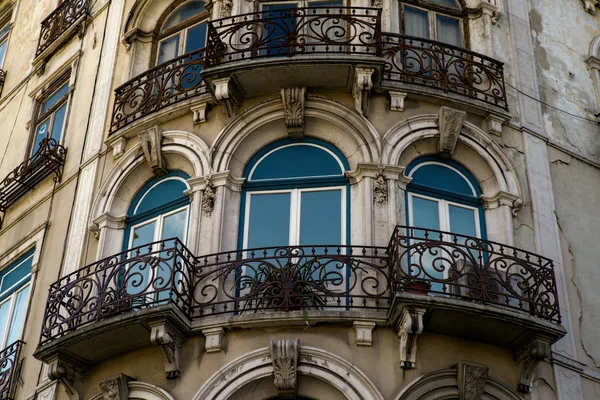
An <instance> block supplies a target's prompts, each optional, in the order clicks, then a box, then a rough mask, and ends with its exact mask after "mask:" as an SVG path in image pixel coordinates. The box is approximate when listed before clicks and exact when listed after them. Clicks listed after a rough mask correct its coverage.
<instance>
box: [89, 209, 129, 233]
mask: <svg viewBox="0 0 600 400" xmlns="http://www.w3.org/2000/svg"><path fill="white" fill-rule="evenodd" d="M126 219H127V217H126V216H121V217H115V216H113V215H112V214H109V213H108V212H106V213H104V214H102V215H101V216H99V217H98V218H96V219H94V220H93V221H92V223H91V224H90V226H89V229H90V230H91V231H92V232H93V233H94V237H95V238H96V239H98V238H99V236H100V232H101V231H102V229H104V228H109V229H124V228H125V220H126Z"/></svg>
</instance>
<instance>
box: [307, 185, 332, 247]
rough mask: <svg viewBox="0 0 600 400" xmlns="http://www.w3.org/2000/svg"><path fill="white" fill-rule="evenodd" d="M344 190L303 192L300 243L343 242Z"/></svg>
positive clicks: (328, 243) (329, 243) (330, 243)
mask: <svg viewBox="0 0 600 400" xmlns="http://www.w3.org/2000/svg"><path fill="white" fill-rule="evenodd" d="M341 206H342V191H341V190H340V189H337V190H326V191H325V190H324V191H318V192H312V191H311V192H308V191H307V192H302V193H301V198H300V244H301V245H303V244H327V245H339V244H342V213H341V211H342V210H341Z"/></svg>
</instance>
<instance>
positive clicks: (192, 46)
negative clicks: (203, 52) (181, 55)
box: [185, 23, 206, 53]
mask: <svg viewBox="0 0 600 400" xmlns="http://www.w3.org/2000/svg"><path fill="white" fill-rule="evenodd" d="M205 44H206V23H201V24H200V25H197V26H195V27H193V28H190V29H188V31H187V40H186V43H185V52H186V53H189V52H191V51H194V50H198V49H201V48H203V47H204V45H205Z"/></svg>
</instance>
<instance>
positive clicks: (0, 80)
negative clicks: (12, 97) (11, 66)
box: [0, 69, 6, 93]
mask: <svg viewBox="0 0 600 400" xmlns="http://www.w3.org/2000/svg"><path fill="white" fill-rule="evenodd" d="M5 80H6V72H4V71H2V70H1V69H0V93H2V88H3V87H4V81H5Z"/></svg>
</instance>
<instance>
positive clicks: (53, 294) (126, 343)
mask: <svg viewBox="0 0 600 400" xmlns="http://www.w3.org/2000/svg"><path fill="white" fill-rule="evenodd" d="M414 308H419V309H422V310H423V312H424V314H425V321H426V323H425V329H426V330H429V331H432V332H441V333H445V334H451V335H456V336H463V337H469V338H473V339H475V340H478V341H484V342H494V343H495V344H497V345H500V346H505V347H508V348H517V347H519V346H521V345H522V344H523V342H524V341H527V340H529V339H530V338H531V337H536V336H539V335H542V336H543V337H545V338H547V340H548V341H549V342H554V341H556V340H557V339H558V338H560V337H561V336H563V335H564V330H563V329H562V327H561V326H560V325H559V323H560V313H559V307H558V296H557V289H556V282H555V278H554V270H553V264H552V261H551V260H549V259H546V258H544V257H541V256H538V255H535V254H532V253H530V252H527V251H523V250H519V249H517V248H514V247H509V246H504V245H502V244H499V243H494V242H490V241H487V240H483V239H478V238H473V237H466V236H461V235H457V234H452V233H445V232H439V231H431V230H425V229H416V228H406V227H397V228H396V230H395V231H394V234H393V236H392V238H391V240H390V242H389V245H388V246H386V247H373V246H345V245H337V246H335V245H326V244H323V245H315V246H300V247H278V248H261V249H244V250H236V251H230V252H224V253H219V254H211V255H206V256H201V257H196V256H194V255H193V254H191V252H190V251H189V250H188V249H186V247H185V246H184V245H183V244H182V243H181V242H180V241H179V240H177V239H169V240H164V241H161V242H156V243H150V244H148V245H145V246H143V247H138V248H134V249H131V250H127V251H125V252H123V253H119V254H115V255H114V256H111V257H108V258H105V259H102V260H100V261H97V262H95V263H92V264H90V265H88V266H86V267H84V268H82V269H80V270H78V271H76V272H73V273H71V274H69V275H66V276H64V277H62V278H61V279H60V280H58V281H57V282H55V283H53V284H52V285H51V286H50V289H49V295H48V302H47V305H46V311H45V315H44V320H43V324H42V332H41V339H40V342H41V343H40V346H39V347H38V349H37V351H36V357H38V358H40V359H41V360H44V361H47V360H50V359H52V357H54V356H55V355H56V354H57V352H58V351H60V352H61V354H65V355H67V356H69V357H72V358H73V359H77V360H80V361H81V363H82V365H90V364H94V363H96V362H98V361H100V360H103V359H105V358H107V357H111V356H112V355H114V354H118V353H122V352H123V351H126V350H130V349H134V348H137V347H140V346H144V345H148V344H150V341H151V338H150V336H149V335H148V329H149V328H148V327H152V326H153V325H154V324H155V321H157V320H168V321H169V324H171V325H175V326H178V327H179V329H180V330H181V331H182V332H183V335H185V336H188V335H193V334H199V333H204V332H206V330H207V329H210V328H215V327H216V328H219V327H224V326H226V327H232V326H246V327H249V326H261V325H262V326H264V325H280V326H281V325H294V324H300V325H304V324H306V323H336V324H352V322H353V321H357V320H358V321H365V320H367V321H373V322H375V323H377V324H380V325H382V326H389V325H392V326H395V325H397V324H398V323H399V322H398V319H399V318H400V315H401V314H402V313H403V310H405V309H414ZM309 321H310V322H309ZM116 337H118V340H115V338H116Z"/></svg>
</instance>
